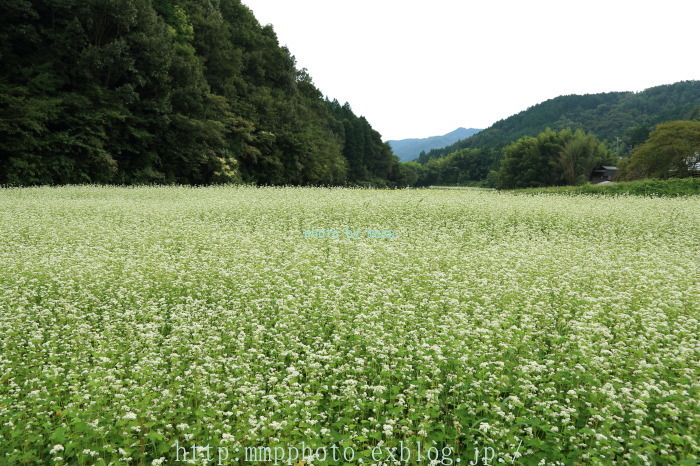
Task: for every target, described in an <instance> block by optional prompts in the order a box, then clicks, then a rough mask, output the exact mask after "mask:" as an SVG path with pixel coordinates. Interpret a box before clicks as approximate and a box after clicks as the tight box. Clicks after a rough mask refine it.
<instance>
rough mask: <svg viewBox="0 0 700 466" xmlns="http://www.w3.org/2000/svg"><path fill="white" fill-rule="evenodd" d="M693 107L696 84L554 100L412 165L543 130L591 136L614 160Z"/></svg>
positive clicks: (698, 98)
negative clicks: (653, 129)
mask: <svg viewBox="0 0 700 466" xmlns="http://www.w3.org/2000/svg"><path fill="white" fill-rule="evenodd" d="M698 106H700V81H682V82H678V83H675V84H670V85H664V86H657V87H652V88H649V89H647V90H645V91H642V92H639V93H633V92H609V93H604V94H587V95H567V96H560V97H556V98H554V99H550V100H547V101H545V102H542V103H540V104H537V105H534V106H532V107H530V108H528V109H527V110H523V111H522V112H520V113H518V114H516V115H513V116H511V117H508V118H506V119H504V120H501V121H498V122H496V123H494V124H493V125H492V126H491V127H489V128H487V129H485V130H483V131H481V132H479V133H478V134H476V135H474V136H472V137H470V138H468V139H464V140H462V141H459V142H457V143H455V144H453V145H451V146H448V147H445V148H442V149H435V150H432V151H429V152H427V153H426V154H423V155H421V157H419V159H418V162H419V163H421V164H425V163H427V162H428V161H429V160H431V159H434V158H441V157H446V156H448V155H450V154H452V153H453V152H455V151H458V150H460V149H465V148H482V147H491V148H493V149H501V148H503V147H505V146H507V145H508V144H511V143H512V142H514V141H516V140H518V139H519V138H521V137H524V136H529V137H534V136H535V135H537V134H539V133H541V132H542V131H544V130H545V129H546V128H552V129H553V130H554V131H560V130H563V129H566V128H571V129H572V130H577V129H581V130H583V131H586V132H589V133H593V134H595V135H596V136H597V137H598V138H600V139H601V140H607V141H608V142H609V143H610V145H611V146H612V147H616V148H617V149H618V150H619V153H618V154H617V155H622V154H624V153H628V152H629V149H630V147H634V146H636V145H639V144H641V143H643V142H644V140H645V139H646V136H648V134H649V133H648V131H649V128H651V127H652V126H653V125H655V124H658V123H663V122H667V121H672V120H679V119H692V115H693V114H695V115H697V114H698V113H697V111H698V110H697V109H698ZM645 132H646V134H645Z"/></svg>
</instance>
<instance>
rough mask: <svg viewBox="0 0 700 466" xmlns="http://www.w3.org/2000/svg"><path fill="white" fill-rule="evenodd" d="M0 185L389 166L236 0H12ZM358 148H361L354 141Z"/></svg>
mask: <svg viewBox="0 0 700 466" xmlns="http://www.w3.org/2000/svg"><path fill="white" fill-rule="evenodd" d="M0 31H2V32H0V39H2V40H1V41H0V58H2V60H3V68H2V70H0V183H2V184H10V185H33V184H60V183H85V182H88V183H90V182H92V183H127V184H130V183H152V182H156V183H184V184H191V183H195V184H208V183H225V182H236V181H244V182H255V183H264V184H343V183H346V182H348V181H349V182H354V181H363V182H367V183H372V184H374V183H376V184H379V185H387V183H389V185H392V184H393V183H394V182H395V178H396V176H397V174H398V163H397V161H396V160H395V157H394V156H393V154H392V153H391V150H390V149H389V148H388V146H385V145H383V144H382V142H381V137H380V136H379V134H378V133H376V132H375V131H373V130H372V129H371V126H370V125H369V123H368V122H367V121H366V120H364V119H358V118H357V117H355V116H354V115H351V116H350V115H348V116H347V118H348V120H349V121H350V122H352V125H353V128H352V130H351V131H344V127H343V119H344V118H345V117H343V118H341V119H340V120H338V119H336V117H335V116H334V115H333V112H332V109H331V108H329V105H328V102H327V101H325V100H324V99H323V96H322V94H321V92H320V91H319V90H318V89H317V88H316V87H315V86H314V84H313V82H312V80H311V77H310V76H309V75H308V73H306V70H297V69H296V66H295V60H294V57H293V56H292V55H291V54H290V53H289V50H287V49H286V48H285V47H281V46H280V45H279V43H278V40H277V37H276V34H275V32H274V30H273V29H272V27H271V26H264V27H262V26H261V25H260V24H259V23H258V22H257V20H256V19H255V17H254V16H253V14H252V12H251V11H250V10H249V9H248V8H247V7H246V6H245V5H243V4H242V3H241V2H240V1H239V0H221V1H219V2H208V1H206V2H203V1H197V0H89V1H82V2H81V1H77V0H67V1H64V2H55V1H52V0H37V1H33V2H26V1H22V0H13V1H12V2H9V4H8V5H7V6H6V7H4V11H3V12H2V14H0ZM358 147H359V148H360V149H359V152H358V151H357V150H355V149H356V148H358Z"/></svg>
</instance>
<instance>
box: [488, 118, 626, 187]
mask: <svg viewBox="0 0 700 466" xmlns="http://www.w3.org/2000/svg"><path fill="white" fill-rule="evenodd" d="M503 156H504V158H503V161H502V163H501V168H500V171H499V172H498V185H499V187H501V188H506V189H510V188H531V187H541V186H556V185H574V184H581V183H583V182H585V181H586V180H587V179H588V177H589V176H590V174H591V172H592V171H593V169H594V168H595V167H596V166H598V165H601V164H606V163H607V164H611V163H613V160H614V159H613V155H612V153H611V152H610V151H608V150H607V149H606V148H605V146H604V145H603V144H602V143H601V142H600V141H599V140H598V139H597V138H596V137H595V136H594V135H592V134H586V133H584V132H583V131H581V130H577V131H576V132H573V133H572V132H571V130H569V129H566V130H562V131H559V132H554V131H552V130H551V129H549V128H547V129H546V130H545V131H544V132H542V133H540V134H538V135H537V137H534V138H533V137H523V138H521V139H519V140H517V141H516V142H514V143H513V144H511V145H509V146H507V147H506V148H505V149H504V150H503Z"/></svg>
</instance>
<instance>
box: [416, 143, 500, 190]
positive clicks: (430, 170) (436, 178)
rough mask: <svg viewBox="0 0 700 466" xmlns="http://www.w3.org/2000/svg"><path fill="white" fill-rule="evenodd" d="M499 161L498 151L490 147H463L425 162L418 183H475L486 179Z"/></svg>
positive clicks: (423, 184) (422, 184) (428, 184)
mask: <svg viewBox="0 0 700 466" xmlns="http://www.w3.org/2000/svg"><path fill="white" fill-rule="evenodd" d="M497 161H498V155H497V153H496V152H494V151H492V150H490V149H488V148H484V149H462V150H459V151H456V152H454V153H452V154H450V155H449V156H448V157H445V158H442V159H433V160H431V161H430V162H428V163H427V164H425V165H424V166H423V170H422V171H421V172H420V177H419V180H418V182H417V185H418V186H430V185H452V186H455V185H460V186H464V185H473V184H474V183H475V182H481V181H484V180H485V179H486V178H487V176H488V173H489V171H490V170H492V169H493V168H495V164H496V163H497Z"/></svg>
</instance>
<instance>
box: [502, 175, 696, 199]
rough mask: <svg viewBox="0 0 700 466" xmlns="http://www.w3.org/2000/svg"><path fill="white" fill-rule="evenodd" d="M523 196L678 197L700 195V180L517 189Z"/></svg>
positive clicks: (684, 179)
mask: <svg viewBox="0 0 700 466" xmlns="http://www.w3.org/2000/svg"><path fill="white" fill-rule="evenodd" d="M512 192H519V193H524V194H599V195H605V196H617V195H624V194H628V195H633V196H658V197H678V196H697V195H700V178H670V179H668V180H654V179H650V180H641V181H624V182H617V183H612V184H597V185H592V184H585V185H582V186H555V187H549V188H528V189H518V190H514V191H512Z"/></svg>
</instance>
